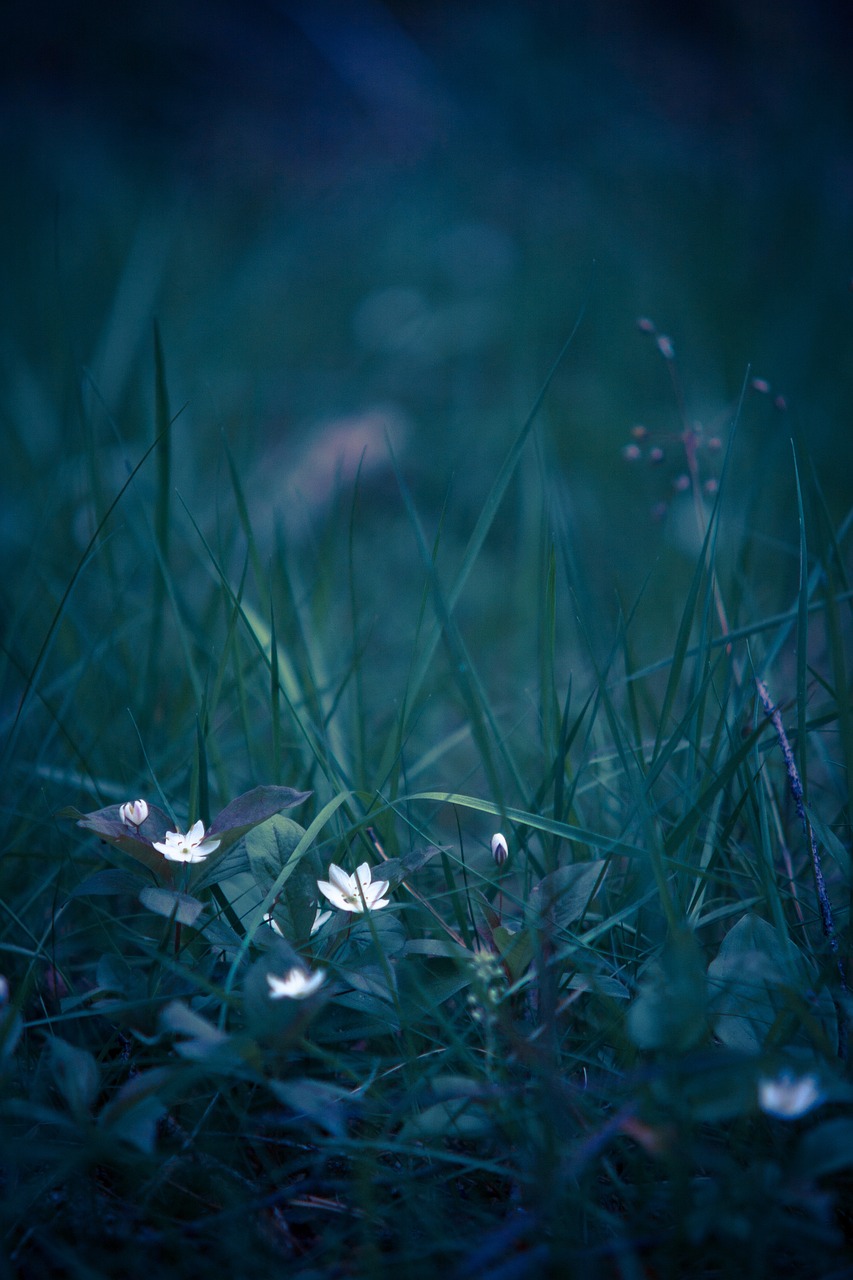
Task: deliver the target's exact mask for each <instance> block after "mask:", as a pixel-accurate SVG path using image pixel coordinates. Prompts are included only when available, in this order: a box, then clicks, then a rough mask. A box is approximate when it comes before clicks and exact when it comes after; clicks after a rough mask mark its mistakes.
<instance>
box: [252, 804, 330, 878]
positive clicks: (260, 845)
mask: <svg viewBox="0 0 853 1280" xmlns="http://www.w3.org/2000/svg"><path fill="white" fill-rule="evenodd" d="M304 835H305V828H304V827H300V825H299V823H298V822H294V821H293V819H292V818H284V817H282V816H281V815H280V814H276V815H275V816H274V817H272V818H270V819H269V821H268V822H264V823H263V825H262V826H259V827H256V828H255V829H254V831H250V832H249V833H248V835H247V836H246V853H247V854H248V857H249V866H250V867H251V870H252V874H253V876H254V877H255V881H256V883H257V886H258V888H259V889H260V891H261V893H262V894H263V895H264V896H266V895H267V894H268V893H269V891H270V889H272V887H273V885H274V884H275V883H276V881H277V880H278V878H279V876H280V875H281V873H282V871H283V870H284V868H285V867H286V866H287V865H288V863H289V862H290V858H291V855H292V854H293V850H294V849H295V848H296V846H297V845H298V844H299V841H300V840H301V839H302V837H303V836H304ZM294 868H295V863H294ZM315 896H316V893H315Z"/></svg>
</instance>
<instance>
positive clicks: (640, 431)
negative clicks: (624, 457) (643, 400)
mask: <svg viewBox="0 0 853 1280" xmlns="http://www.w3.org/2000/svg"><path fill="white" fill-rule="evenodd" d="M648 434H649V429H648V427H644V426H643V424H642V423H641V422H638V423H637V424H636V426H633V427H632V428H631V435H632V436H633V438H634V439H635V440H645V438H646V436H647V435H648Z"/></svg>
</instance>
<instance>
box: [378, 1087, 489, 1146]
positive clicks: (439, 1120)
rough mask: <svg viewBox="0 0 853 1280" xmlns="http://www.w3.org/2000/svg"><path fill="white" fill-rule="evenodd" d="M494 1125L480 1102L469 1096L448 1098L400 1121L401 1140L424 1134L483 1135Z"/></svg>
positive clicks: (429, 1135) (407, 1140) (445, 1135)
mask: <svg viewBox="0 0 853 1280" xmlns="http://www.w3.org/2000/svg"><path fill="white" fill-rule="evenodd" d="M493 1129H494V1120H493V1119H492V1116H491V1115H490V1114H489V1112H488V1111H486V1109H485V1108H484V1107H483V1105H482V1103H480V1102H476V1101H474V1100H472V1099H471V1098H470V1097H461V1098H447V1099H443V1100H442V1101H441V1102H436V1103H434V1104H433V1105H432V1106H431V1107H427V1108H426V1110H425V1111H421V1112H419V1113H418V1114H417V1115H415V1116H412V1117H411V1119H409V1120H407V1121H406V1123H405V1124H404V1125H403V1128H402V1130H401V1132H400V1137H401V1139H402V1141H403V1142H411V1141H417V1140H418V1139H423V1138H482V1137H485V1136H486V1135H487V1134H489V1133H491V1132H492V1130H493Z"/></svg>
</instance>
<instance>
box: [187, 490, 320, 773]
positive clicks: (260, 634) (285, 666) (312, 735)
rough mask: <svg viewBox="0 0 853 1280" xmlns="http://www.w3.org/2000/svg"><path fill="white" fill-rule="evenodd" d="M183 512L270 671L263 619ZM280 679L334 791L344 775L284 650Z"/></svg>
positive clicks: (300, 728)
mask: <svg viewBox="0 0 853 1280" xmlns="http://www.w3.org/2000/svg"><path fill="white" fill-rule="evenodd" d="M184 510H185V511H186V513H187V516H188V518H189V520H190V523H191V524H192V526H193V528H194V529H195V531H196V534H197V535H198V538H199V540H200V542H201V544H202V546H203V547H204V550H205V552H206V553H207V556H208V559H209V561H210V565H211V569H212V571H213V573H214V574H215V576H216V577H218V579H219V581H220V583H221V584H222V587H223V590H224V591H225V593H226V595H227V596H228V598H229V599H230V600H231V603H232V605H233V606H234V607H235V608H236V609H237V611H238V613H239V616H240V619H241V621H242V622H243V625H244V627H245V628H246V632H247V634H248V636H249V638H250V639H251V641H252V644H253V645H254V647H255V649H256V650H257V652H258V654H259V655H260V657H261V660H262V661H263V662H264V663H265V664H266V666H267V668H269V667H270V666H271V664H272V658H271V655H270V652H269V646H270V639H271V637H270V633H269V628H268V627H267V625H266V623H265V622H264V621H263V619H262V618H261V617H260V615H259V614H257V612H256V611H255V610H253V609H252V608H251V606H250V605H248V604H243V603H239V602H238V601H237V597H236V595H235V594H234V591H233V589H232V587H231V584H230V583H229V581H228V578H227V576H226V574H225V571H224V569H223V568H222V566H221V565H220V564H219V561H218V560H217V558H216V556H215V555H214V553H213V550H212V548H211V546H210V544H209V543H208V541H207V539H206V538H205V536H204V534H203V533H202V531H201V529H200V528H199V526H198V523H197V522H196V520H195V519H194V518H193V515H192V513H191V512H190V511H189V509H188V508H187V506H186V504H184ZM279 676H280V680H279V688H280V690H281V692H282V693H283V695H284V699H285V702H286V703H287V709H288V711H289V713H290V715H291V717H292V718H293V723H294V725H295V726H296V728H297V729H298V731H299V733H300V734H301V736H302V738H303V739H304V741H305V743H306V745H307V747H308V749H309V750H310V752H311V754H312V756H313V758H314V760H315V761H316V763H317V764H318V765H319V767H320V770H321V772H322V774H323V776H324V777H325V778H327V779H328V780H329V782H330V784H331V785H332V786H333V787H337V786H338V783H339V781H340V779H341V778H343V777H344V774H343V772H342V770H341V768H340V765H339V763H338V761H336V760H335V759H334V757H333V756H332V755H331V753H330V751H329V747H328V742H327V741H326V740H325V738H324V735H323V733H322V728H320V730H318V729H317V727H316V726H315V725H314V724H312V723H310V722H308V721H307V720H306V718H305V716H304V714H303V711H302V710H300V708H304V703H305V699H304V697H303V695H302V690H301V687H300V685H299V683H298V681H297V680H296V676H295V672H294V670H293V667H292V665H291V664H290V662H289V660H288V658H287V655H286V653H282V651H281V649H279Z"/></svg>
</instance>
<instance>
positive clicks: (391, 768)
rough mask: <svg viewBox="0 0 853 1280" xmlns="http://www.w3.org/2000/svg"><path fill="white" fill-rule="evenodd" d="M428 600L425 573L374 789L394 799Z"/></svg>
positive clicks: (437, 536)
mask: <svg viewBox="0 0 853 1280" xmlns="http://www.w3.org/2000/svg"><path fill="white" fill-rule="evenodd" d="M448 497H449V494H448V493H447V492H446V493H445V495H444V501H443V503H442V506H441V511H440V513H439V517H438V522H437V527H436V532H435V537H434V539H433V544H432V551H431V559H432V561H433V563H435V561H436V560H437V559H438V549H439V547H440V545H441V536H442V532H443V530H444V521H445V518H446V516H447V502H448ZM429 599H430V579H429V576H428V575H427V576H426V577H425V579H424V584H423V589H422V591H421V600H420V605H419V607H418V617H417V621H416V622H415V631H414V638H413V640H412V649H411V658H410V660H409V668H408V671H407V673H406V681H405V685H404V689H403V696H402V697H401V699H400V710H399V713H398V715H397V717H396V721H395V726H394V729H393V731H392V733H391V735H389V737H388V740H387V742H386V746H385V750H384V752H383V755H382V760H381V762H380V768H379V772H378V775H377V781H376V790H377V791H383V792H387V794H388V795H389V796H390V797H391V798H392V799H394V797H395V796H396V795H397V794H398V792H399V789H400V773H401V770H402V768H403V747H404V745H405V742H406V739H407V737H408V735H409V733H410V716H411V714H412V712H413V711H414V708H415V704H416V698H415V697H412V696H411V679H412V672H413V671H414V669H415V666H416V664H417V654H418V651H419V645H420V640H421V633H422V631H423V625H424V619H425V617H426V611H427V605H428V603H429ZM464 733H465V735H466V736H470V728H469V726H467V725H466V726H464ZM404 785H405V787H406V790H408V783H404Z"/></svg>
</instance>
